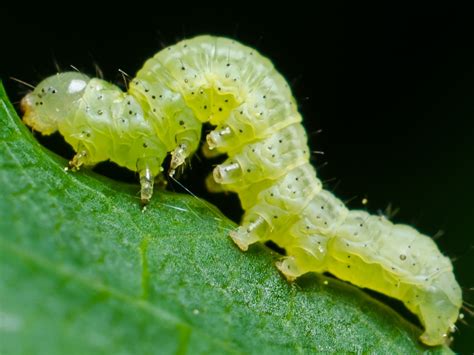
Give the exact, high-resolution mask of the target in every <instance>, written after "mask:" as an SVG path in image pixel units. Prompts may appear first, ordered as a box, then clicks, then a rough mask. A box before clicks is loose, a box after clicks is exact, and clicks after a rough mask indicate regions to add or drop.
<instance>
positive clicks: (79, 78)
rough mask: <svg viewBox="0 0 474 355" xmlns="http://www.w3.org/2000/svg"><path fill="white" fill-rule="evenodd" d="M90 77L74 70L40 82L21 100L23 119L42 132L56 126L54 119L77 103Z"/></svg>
mask: <svg viewBox="0 0 474 355" xmlns="http://www.w3.org/2000/svg"><path fill="white" fill-rule="evenodd" d="M89 80H90V78H89V77H88V76H86V75H84V74H81V73H78V72H65V73H58V74H56V75H53V76H50V77H48V78H46V79H45V80H43V81H42V82H40V83H39V84H38V86H36V88H35V89H34V90H33V91H32V92H30V93H29V94H27V95H26V96H25V97H24V98H23V99H22V100H21V110H22V112H23V121H24V122H25V123H26V124H27V125H28V126H30V127H32V128H33V129H34V130H36V131H39V132H41V133H42V134H45V135H47V134H51V133H54V132H55V131H56V130H57V129H58V121H59V120H61V119H62V118H64V117H66V116H67V115H68V114H69V113H70V112H71V110H75V109H76V108H77V106H78V105H79V104H80V98H81V97H82V95H83V94H84V90H85V88H86V86H87V83H88V82H89Z"/></svg>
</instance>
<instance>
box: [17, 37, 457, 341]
mask: <svg viewBox="0 0 474 355" xmlns="http://www.w3.org/2000/svg"><path fill="white" fill-rule="evenodd" d="M22 109H23V111H24V116H23V120H24V122H25V123H26V124H28V125H29V126H31V127H32V128H33V129H34V130H37V131H39V132H41V133H42V134H51V133H53V132H56V131H59V132H60V133H61V134H62V135H63V136H64V138H65V139H66V141H67V142H68V143H69V144H71V145H72V147H73V148H74V150H75V151H76V152H77V154H76V155H75V156H74V158H73V159H72V160H71V162H70V166H71V167H72V168H73V169H79V168H80V167H81V166H82V165H89V166H91V165H94V164H96V163H98V162H100V161H104V160H111V161H113V162H115V163H117V164H119V165H121V166H124V167H126V168H128V169H130V170H133V171H137V172H138V173H139V176H140V184H141V199H142V202H144V203H146V202H148V201H149V200H150V198H151V196H152V193H153V182H154V179H155V178H156V177H157V176H159V175H160V174H161V172H162V170H163V169H162V167H161V166H162V163H163V160H164V159H165V157H166V156H167V154H168V153H171V157H172V159H171V163H170V170H169V174H170V175H171V176H172V175H173V174H174V172H175V170H176V169H177V168H178V167H179V166H181V165H182V164H183V163H184V162H185V161H186V159H187V158H189V157H190V156H191V155H192V154H193V153H194V152H195V151H196V149H197V148H198V145H199V140H200V137H201V127H202V125H203V123H206V122H209V123H210V124H211V125H213V126H215V128H214V130H213V131H212V132H211V133H209V134H208V135H207V143H206V146H205V147H204V152H205V154H206V155H207V156H214V155H219V154H227V156H228V158H227V160H226V161H225V162H224V163H223V164H220V165H218V166H217V167H216V168H215V169H214V172H213V174H212V175H211V176H210V177H209V178H208V179H207V180H206V182H207V186H208V188H209V190H210V191H213V192H219V191H233V192H236V193H237V194H238V195H239V198H240V201H241V203H242V207H243V208H244V210H245V215H244V217H243V220H242V223H241V225H240V226H239V227H238V229H236V230H234V231H232V232H231V233H230V235H231V237H232V239H233V240H234V242H235V243H236V244H237V245H238V246H239V247H240V248H241V249H242V250H247V248H248V246H249V245H250V244H253V243H255V242H259V241H260V242H261V241H267V240H272V241H274V242H275V243H277V244H278V245H279V246H281V247H282V248H284V249H285V250H286V253H287V256H286V257H284V258H283V260H281V261H280V262H278V264H277V267H278V268H279V269H280V270H281V272H282V273H283V274H284V275H285V276H286V277H287V278H288V279H289V280H293V279H295V278H297V277H298V276H300V275H302V274H304V273H307V272H311V271H315V272H326V271H329V272H330V273H332V274H333V275H335V276H337V277H338V278H340V279H342V280H347V281H349V282H351V283H353V284H355V285H358V286H360V287H367V288H370V289H373V290H376V291H379V292H381V293H384V294H386V295H388V296H391V297H394V298H397V299H399V300H401V301H403V302H404V304H405V305H406V307H407V308H408V309H410V310H411V311H412V312H413V313H415V314H417V315H418V317H419V319H420V321H421V323H422V324H423V325H424V327H425V331H424V333H423V334H422V336H421V340H422V341H423V342H424V343H426V344H428V345H437V344H442V343H444V342H445V341H446V339H447V337H448V334H449V333H450V332H451V331H452V330H453V329H454V323H455V322H456V320H457V319H458V315H459V310H460V307H461V304H462V296H461V289H460V287H459V285H458V283H457V282H456V280H455V277H454V274H453V267H452V264H451V262H450V260H449V258H447V257H445V256H443V255H442V254H441V253H440V251H439V250H438V248H437V246H436V244H435V243H434V242H433V240H432V239H431V238H429V237H427V236H425V235H423V234H421V233H419V232H417V231H416V230H415V229H413V228H411V227H409V226H407V225H400V224H393V223H391V222H390V221H389V220H387V219H386V218H384V217H379V216H372V215H369V214H368V213H366V212H364V211H349V210H348V209H347V208H346V207H345V205H344V204H343V203H342V202H341V201H340V200H339V199H338V198H337V197H335V196H334V195H333V194H332V193H330V192H328V191H326V190H324V189H323V188H322V184H321V182H320V180H319V179H318V178H317V177H316V171H315V169H314V167H313V166H312V165H311V164H310V163H309V156H310V151H309V149H308V145H307V138H306V133H305V130H304V128H303V126H302V125H301V120H302V118H301V115H300V114H299V113H298V110H297V105H296V102H295V99H294V98H293V96H292V93H291V90H290V88H289V86H288V84H287V82H286V80H285V79H284V78H283V77H282V76H281V75H280V74H279V73H278V72H277V71H276V70H275V69H274V67H273V65H272V63H271V62H270V61H269V60H268V59H267V58H264V57H262V56H261V55H260V54H259V53H257V52H256V51H255V50H254V49H251V48H249V47H246V46H244V45H242V44H240V43H238V42H236V41H233V40H230V39H226V38H220V37H212V36H200V37H196V38H193V39H190V40H184V41H182V42H179V43H178V44H176V45H173V46H171V47H168V48H165V49H163V50H162V51H160V52H158V53H157V54H156V55H155V56H154V57H153V58H151V59H149V60H148V61H147V62H146V63H145V65H144V67H143V68H142V69H141V70H140V71H139V72H138V74H137V76H136V77H135V78H134V79H132V81H131V82H130V85H129V89H128V92H127V93H124V92H122V91H121V90H120V89H119V88H118V87H117V86H115V85H113V84H110V83H107V82H105V81H103V80H100V79H95V78H89V77H88V76H86V75H84V74H81V73H78V72H65V73H59V74H57V75H54V76H51V77H49V78H47V79H45V80H44V81H42V82H41V83H40V84H39V85H38V86H37V87H36V88H35V89H34V91H33V92H32V93H30V94H28V95H26V96H25V97H24V98H23V100H22ZM316 326H317V325H316Z"/></svg>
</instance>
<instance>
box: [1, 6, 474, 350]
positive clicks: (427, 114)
mask: <svg viewBox="0 0 474 355" xmlns="http://www.w3.org/2000/svg"><path fill="white" fill-rule="evenodd" d="M287 5H288V4H287ZM67 6H69V5H67V4H65V5H63V7H64V8H61V9H56V10H54V11H57V14H56V13H50V14H49V15H45V14H44V13H40V12H35V11H30V13H28V14H25V13H24V11H20V10H12V9H10V10H8V9H2V13H1V27H2V39H1V42H2V43H1V45H0V53H1V55H0V78H1V79H2V80H3V81H4V84H5V86H6V89H7V93H8V94H9V96H10V98H11V100H12V101H14V102H18V100H19V99H20V98H21V96H22V95H23V94H24V93H25V91H26V90H27V89H25V87H23V86H22V85H19V84H17V83H15V82H14V81H12V80H10V79H9V77H11V76H13V77H16V78H19V79H22V80H24V81H27V82H29V83H32V84H36V83H37V82H38V81H40V80H41V79H43V78H44V77H46V76H48V75H51V74H53V73H54V72H56V71H57V69H56V65H58V66H59V67H60V68H61V70H68V69H69V65H74V66H75V67H77V68H78V69H79V70H81V71H84V72H86V73H88V74H91V75H95V72H96V69H95V67H94V63H96V64H97V65H98V67H99V68H100V69H101V70H102V72H103V74H104V76H105V78H106V79H108V80H110V81H114V82H116V83H118V84H120V85H123V81H122V77H121V75H120V74H119V73H118V71H117V69H119V68H120V69H122V70H124V71H125V72H127V73H129V74H130V75H132V76H133V75H134V73H135V72H136V71H137V70H138V69H139V68H140V67H141V65H142V64H143V62H144V61H145V60H146V59H147V58H148V57H150V56H152V55H153V54H154V53H155V52H156V51H158V50H159V49H161V48H162V47H163V46H164V45H169V44H173V43H175V42H176V41H177V40H180V39H183V38H185V37H191V36H194V35H196V34H204V33H209V34H215V35H224V36H230V37H233V38H235V39H237V40H239V41H241V42H243V43H245V44H248V45H250V46H252V47H255V48H256V49H258V50H259V51H260V52H261V53H262V54H264V55H266V56H268V57H269V58H271V60H272V61H273V62H274V64H275V66H276V67H277V69H278V70H279V71H280V72H281V73H282V74H283V75H284V76H285V77H286V78H287V79H288V81H289V82H290V83H291V85H292V88H293V91H294V95H295V97H296V98H297V101H298V102H299V105H300V110H301V112H302V114H303V117H304V125H305V127H306V129H307V131H308V133H309V140H310V146H311V148H312V149H313V150H317V151H323V152H324V155H320V154H315V155H314V164H315V165H316V167H318V174H319V176H320V178H321V179H322V180H323V181H325V186H326V188H328V189H330V190H333V191H334V192H335V193H336V194H337V195H338V196H339V197H341V198H342V199H344V200H346V201H348V204H349V206H350V207H351V208H368V209H369V210H370V211H371V212H373V213H377V212H378V211H379V210H384V209H385V208H386V207H387V205H388V204H389V203H390V204H392V206H394V207H399V208H400V212H399V213H398V214H397V215H396V216H395V218H394V220H395V221H397V222H405V223H409V224H412V225H414V226H415V227H417V228H418V229H419V230H420V231H422V232H424V233H426V234H428V235H434V234H435V233H437V232H438V231H439V230H443V231H444V232H445V234H444V235H443V236H442V237H441V238H439V239H438V240H437V242H438V244H439V246H440V249H441V250H443V251H444V252H445V253H446V254H447V255H449V256H451V257H453V258H454V259H455V261H454V266H455V272H456V275H457V278H458V281H459V282H460V284H461V285H462V286H463V287H464V291H465V293H464V298H465V300H467V301H471V302H472V300H473V299H474V297H473V296H472V291H469V288H470V287H473V286H474V278H473V276H472V273H473V270H474V267H473V262H472V259H473V258H474V252H473V241H472V240H473V239H472V238H473V237H474V226H473V225H474V207H473V204H474V187H473V183H474V154H473V153H474V148H473V146H474V144H473V143H474V123H473V119H474V26H473V22H474V20H473V17H472V16H468V15H466V16H463V15H460V14H459V13H458V15H446V14H445V15H434V14H430V15H427V14H425V15H407V14H404V15H400V12H397V13H396V12H394V11H392V10H391V9H389V10H385V11H383V12H381V13H373V12H372V13H371V12H370V11H366V10H364V9H360V8H359V9H357V10H352V9H351V10H349V9H345V8H343V7H342V6H339V7H337V6H335V8H334V9H330V10H329V9H323V8H322V7H321V6H319V5H317V8H315V9H305V8H297V7H295V8H294V9H293V10H289V9H287V8H283V7H282V8H281V9H280V11H279V12H280V13H279V14H276V13H275V14H273V13H270V12H267V11H257V10H255V11H253V10H252V9H248V8H243V9H236V8H226V7H222V6H216V7H215V8H200V9H190V8H187V6H185V5H184V4H182V6H181V9H179V11H178V10H176V9H175V10H173V11H171V10H170V11H168V10H164V9H161V8H160V9H158V8H157V9H152V8H149V9H148V8H145V7H143V8H139V9H136V10H133V9H131V7H133V4H129V5H128V7H127V8H124V9H118V11H116V13H98V12H97V11H96V9H92V8H91V9H90V11H84V10H82V11H81V10H80V9H78V8H73V7H74V5H70V6H71V8H70V9H69V8H67ZM285 6H286V5H285ZM401 13H409V11H401ZM153 14H156V15H153ZM318 130H322V132H321V133H317V132H318ZM43 141H44V143H45V144H46V145H48V146H49V147H51V149H53V150H55V151H57V152H58V153H60V154H63V155H65V156H66V157H68V158H70V155H71V151H70V150H68V148H67V146H66V145H65V144H64V143H62V142H61V140H60V139H59V137H53V138H52V139H47V140H43ZM212 163H214V162H211V163H207V162H203V161H201V160H199V159H194V160H193V161H192V170H190V171H188V172H187V173H185V174H184V176H183V177H182V179H181V181H182V182H183V183H184V184H185V185H186V186H187V187H188V188H189V189H191V190H192V191H193V192H194V193H196V194H197V195H199V196H201V197H204V198H206V199H208V200H209V201H212V202H213V203H215V204H216V205H218V207H219V208H221V210H222V211H223V212H224V213H225V214H227V215H228V216H231V217H232V218H233V219H234V220H237V221H238V219H239V216H240V213H241V210H240V208H239V203H238V200H237V199H236V198H227V197H226V198H222V196H211V195H208V194H206V192H205V190H204V187H203V180H204V177H205V175H206V173H207V171H209V170H210V169H211V168H212ZM98 171H99V172H101V173H103V174H106V175H108V176H111V177H113V178H115V179H122V180H126V181H133V182H136V177H135V176H134V175H133V174H132V173H129V172H124V171H123V170H120V169H117V168H116V167H114V166H112V165H110V164H106V165H101V166H99V167H98ZM174 185H176V184H174ZM137 188H138V186H137ZM170 188H173V186H171V187H170ZM175 188H176V189H177V190H179V187H178V186H175ZM364 197H366V198H367V199H368V205H367V206H363V205H362V202H361V201H362V199H363V198H364ZM467 321H468V323H470V324H471V325H467V326H466V325H463V324H459V328H460V333H457V334H456V335H455V339H456V341H455V343H454V349H455V350H457V351H460V352H463V353H467V352H472V350H473V348H474V347H473V346H472V339H470V335H471V338H472V335H473V333H474V332H473V331H472V324H473V320H472V318H470V317H467ZM315 326H317V325H315Z"/></svg>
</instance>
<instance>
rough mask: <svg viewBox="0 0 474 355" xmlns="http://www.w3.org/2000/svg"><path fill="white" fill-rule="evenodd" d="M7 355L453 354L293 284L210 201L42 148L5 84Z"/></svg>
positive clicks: (353, 294)
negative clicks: (74, 162) (143, 189)
mask: <svg viewBox="0 0 474 355" xmlns="http://www.w3.org/2000/svg"><path fill="white" fill-rule="evenodd" d="M0 124H1V126H0V127H1V128H0V192H1V199H0V273H1V278H0V302H1V303H0V304H1V308H0V353H2V354H3V353H4V354H17V353H24V354H33V353H34V354H86V353H87V354H91V353H107V354H148V353H150V354H152V353H153V354H155V353H160V354H168V353H177V354H178V353H179V354H184V353H192V354H199V353H210V352H211V353H219V354H227V353H259V354H261V353H271V354H278V353H313V352H378V353H401V354H407V353H416V352H423V351H427V350H428V351H432V352H434V353H449V352H450V350H449V349H447V348H444V347H443V348H441V347H440V348H431V349H428V348H426V347H423V346H422V345H421V344H420V343H419V342H418V339H417V338H418V336H419V335H420V332H421V331H420V329H418V328H416V327H415V326H413V325H411V324H410V323H408V322H407V321H405V320H404V319H402V318H401V317H400V316H399V315H398V314H397V313H396V312H394V311H393V310H392V309H390V308H389V307H387V306H385V305H383V304H381V303H379V302H378V301H376V300H374V299H372V298H371V297H369V296H368V295H367V294H366V293H364V292H363V291H361V290H360V289H358V288H356V287H352V286H350V285H348V284H346V283H343V282H340V281H338V280H335V279H333V278H330V277H325V276H321V275H308V276H305V277H302V278H301V279H299V280H298V281H297V282H296V283H294V284H289V283H287V282H286V281H285V280H284V278H283V277H282V276H281V275H280V274H279V273H278V272H277V270H276V268H275V267H274V262H275V261H276V260H277V259H278V255H277V254H275V253H274V252H272V251H270V250H268V249H267V248H265V247H263V246H256V247H252V248H251V250H250V251H249V252H247V253H243V252H241V251H240V250H238V249H237V248H236V247H235V246H234V244H233V243H232V241H231V240H230V239H229V238H228V236H227V234H228V230H229V228H233V227H235V225H234V224H233V223H232V222H230V221H228V220H227V219H226V218H225V217H224V216H222V215H221V214H220V213H219V212H218V211H217V209H215V208H214V207H210V206H209V204H207V203H205V202H204V201H201V200H198V199H195V198H192V197H190V196H186V195H179V194H174V193H170V192H166V191H160V192H157V193H156V194H155V196H154V197H153V200H152V202H151V204H150V205H149V207H148V209H147V210H146V211H145V212H142V211H141V209H140V207H139V199H138V195H137V192H138V185H127V184H123V183H119V182H116V181H111V180H109V179H107V178H104V177H102V176H99V175H96V174H95V173H93V172H90V171H87V170H84V171H80V172H76V173H72V172H66V171H65V170H64V167H65V166H66V161H65V160H64V159H62V158H60V157H58V156H57V155H55V154H54V153H51V152H49V151H47V150H46V149H45V148H43V147H42V146H41V145H40V144H39V143H38V142H37V141H36V140H35V138H34V137H33V136H32V134H31V133H30V132H29V130H28V129H27V128H26V127H25V126H24V125H23V124H22V123H21V121H20V119H19V118H18V116H17V114H16V113H15V111H14V109H13V108H12V106H11V104H10V103H9V102H8V100H7V98H6V95H5V92H4V90H3V87H1V85H0Z"/></svg>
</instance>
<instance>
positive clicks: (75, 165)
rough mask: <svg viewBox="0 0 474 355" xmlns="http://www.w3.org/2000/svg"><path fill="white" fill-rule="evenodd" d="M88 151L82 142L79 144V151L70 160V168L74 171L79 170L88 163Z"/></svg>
mask: <svg viewBox="0 0 474 355" xmlns="http://www.w3.org/2000/svg"><path fill="white" fill-rule="evenodd" d="M87 159H88V153H87V150H86V149H85V147H84V146H83V145H82V144H79V147H78V151H77V153H76V154H75V155H74V156H73V157H72V159H71V160H70V161H69V168H70V169H71V170H72V171H77V170H79V169H80V168H81V166H83V165H87Z"/></svg>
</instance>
